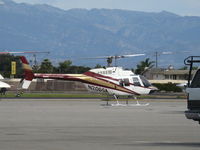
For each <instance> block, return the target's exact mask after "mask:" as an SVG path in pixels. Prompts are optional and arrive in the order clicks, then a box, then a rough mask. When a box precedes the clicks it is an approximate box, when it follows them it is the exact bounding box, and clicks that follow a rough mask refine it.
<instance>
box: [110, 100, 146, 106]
mask: <svg viewBox="0 0 200 150" xmlns="http://www.w3.org/2000/svg"><path fill="white" fill-rule="evenodd" d="M110 106H115V107H116V106H130V107H133V106H140V107H142V106H149V103H146V104H140V103H139V102H138V101H137V102H136V104H120V103H117V104H110Z"/></svg>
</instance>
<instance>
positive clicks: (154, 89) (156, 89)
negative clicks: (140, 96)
mask: <svg viewBox="0 0 200 150" xmlns="http://www.w3.org/2000/svg"><path fill="white" fill-rule="evenodd" d="M149 88H150V89H151V90H150V92H149V94H152V93H154V92H156V91H158V88H157V87H155V86H150V87H149Z"/></svg>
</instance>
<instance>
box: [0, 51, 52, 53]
mask: <svg viewBox="0 0 200 150" xmlns="http://www.w3.org/2000/svg"><path fill="white" fill-rule="evenodd" d="M27 53H28V54H35V53H50V52H42V51H23V52H0V54H27Z"/></svg>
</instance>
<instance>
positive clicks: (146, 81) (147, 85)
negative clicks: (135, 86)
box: [140, 75, 151, 87]
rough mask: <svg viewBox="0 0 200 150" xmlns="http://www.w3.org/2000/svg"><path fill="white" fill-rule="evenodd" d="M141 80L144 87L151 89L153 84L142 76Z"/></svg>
mask: <svg viewBox="0 0 200 150" xmlns="http://www.w3.org/2000/svg"><path fill="white" fill-rule="evenodd" d="M140 79H141V80H142V83H143V84H144V87H150V86H151V83H150V82H149V81H148V80H147V79H146V78H145V77H144V76H141V75H140Z"/></svg>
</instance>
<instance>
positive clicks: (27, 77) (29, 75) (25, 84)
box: [20, 56, 34, 89]
mask: <svg viewBox="0 0 200 150" xmlns="http://www.w3.org/2000/svg"><path fill="white" fill-rule="evenodd" d="M20 60H21V62H22V67H23V70H24V78H23V79H22V81H21V88H22V89H28V88H29V86H30V84H31V81H32V80H33V78H34V74H33V71H32V68H31V66H30V65H29V63H28V61H27V59H26V57H24V56H20Z"/></svg>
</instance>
